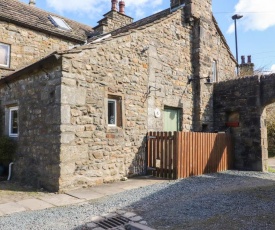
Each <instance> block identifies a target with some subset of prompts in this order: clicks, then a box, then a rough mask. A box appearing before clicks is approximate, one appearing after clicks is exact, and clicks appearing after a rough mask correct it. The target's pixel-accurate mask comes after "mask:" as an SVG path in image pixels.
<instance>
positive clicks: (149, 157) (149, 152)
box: [147, 132, 152, 167]
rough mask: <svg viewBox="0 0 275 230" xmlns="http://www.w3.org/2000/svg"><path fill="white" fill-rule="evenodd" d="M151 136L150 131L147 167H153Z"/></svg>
mask: <svg viewBox="0 0 275 230" xmlns="http://www.w3.org/2000/svg"><path fill="white" fill-rule="evenodd" d="M150 136H151V132H149V133H148V136H147V167H152V161H151V159H152V150H151V139H150V138H149V137H150Z"/></svg>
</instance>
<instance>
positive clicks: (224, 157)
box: [147, 132, 233, 179]
mask: <svg viewBox="0 0 275 230" xmlns="http://www.w3.org/2000/svg"><path fill="white" fill-rule="evenodd" d="M147 140H148V141H147V154H148V164H147V166H148V167H147V168H148V171H152V175H154V176H157V177H162V178H171V179H172V178H173V179H178V178H185V177H189V176H195V175H201V174H205V173H214V172H220V171H225V170H228V169H230V168H232V163H233V159H232V157H233V152H232V151H233V147H232V139H231V136H230V135H228V134H225V133H194V132H174V133H172V132H150V133H148V136H147Z"/></svg>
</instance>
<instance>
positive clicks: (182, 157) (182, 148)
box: [181, 133, 187, 178]
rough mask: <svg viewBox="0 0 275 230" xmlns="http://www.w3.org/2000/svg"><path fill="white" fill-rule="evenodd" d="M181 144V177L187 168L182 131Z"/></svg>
mask: <svg viewBox="0 0 275 230" xmlns="http://www.w3.org/2000/svg"><path fill="white" fill-rule="evenodd" d="M181 140H182V145H181V161H182V163H181V164H182V166H181V167H182V169H181V177H182V178H185V177H186V170H187V163H186V161H187V152H186V143H187V140H186V133H182V135H181Z"/></svg>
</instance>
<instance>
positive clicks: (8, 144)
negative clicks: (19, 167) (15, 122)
mask: <svg viewBox="0 0 275 230" xmlns="http://www.w3.org/2000/svg"><path fill="white" fill-rule="evenodd" d="M16 149H17V142H16V141H15V140H13V139H11V138H9V137H7V136H1V137H0V163H3V164H4V163H7V162H10V161H12V160H13V159H14V155H15V153H16Z"/></svg>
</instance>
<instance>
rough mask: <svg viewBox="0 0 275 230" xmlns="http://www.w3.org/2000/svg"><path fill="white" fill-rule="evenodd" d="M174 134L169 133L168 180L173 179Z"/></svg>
mask: <svg viewBox="0 0 275 230" xmlns="http://www.w3.org/2000/svg"><path fill="white" fill-rule="evenodd" d="M171 138H172V132H169V138H168V145H169V148H168V178H169V179H172V164H171V163H172V153H173V152H172V151H173V150H172V147H173V146H172V139H171Z"/></svg>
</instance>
